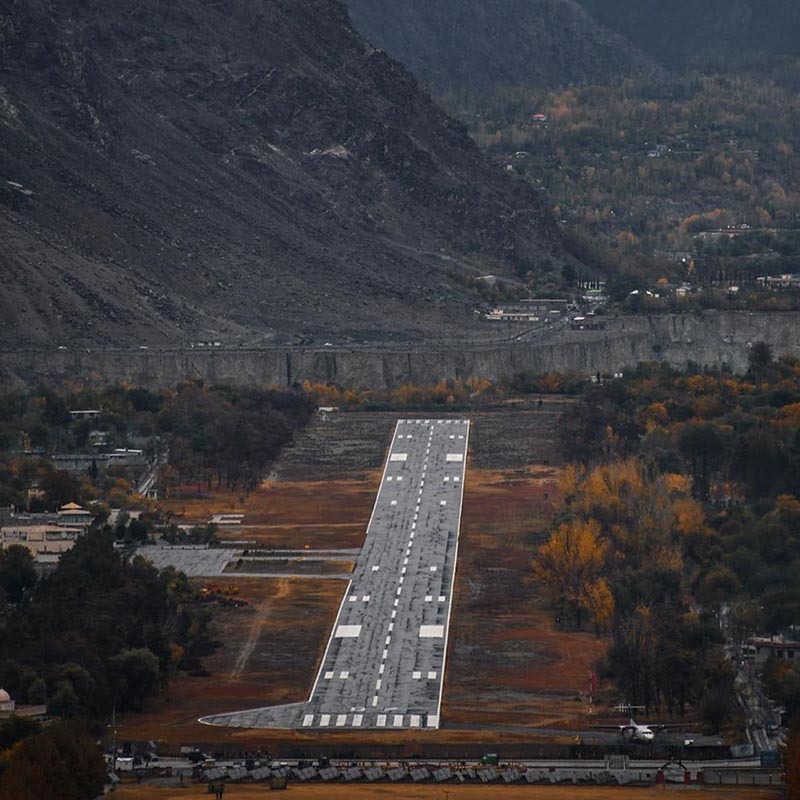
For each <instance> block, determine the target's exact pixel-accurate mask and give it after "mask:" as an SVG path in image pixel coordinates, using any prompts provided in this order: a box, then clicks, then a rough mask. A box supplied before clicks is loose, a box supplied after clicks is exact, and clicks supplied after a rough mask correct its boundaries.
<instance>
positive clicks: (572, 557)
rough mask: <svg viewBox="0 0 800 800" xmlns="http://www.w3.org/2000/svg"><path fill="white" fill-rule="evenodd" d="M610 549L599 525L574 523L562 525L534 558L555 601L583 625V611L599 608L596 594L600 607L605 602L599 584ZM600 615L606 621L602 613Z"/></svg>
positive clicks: (590, 522) (584, 522) (540, 577)
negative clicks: (607, 551) (595, 606)
mask: <svg viewBox="0 0 800 800" xmlns="http://www.w3.org/2000/svg"><path fill="white" fill-rule="evenodd" d="M606 548H607V543H606V541H605V540H604V539H603V538H601V535H600V525H599V524H598V523H597V522H595V521H594V520H589V521H588V522H587V521H584V520H573V521H569V522H564V523H562V524H561V525H559V526H558V527H557V528H556V529H555V530H554V531H553V533H552V534H551V535H550V539H549V541H548V542H547V544H545V545H543V546H542V547H541V548H540V549H539V552H538V553H537V554H536V556H534V559H533V568H534V574H535V575H536V577H537V578H538V579H539V580H541V581H542V582H543V583H545V584H546V585H547V587H548V588H549V590H550V592H551V594H552V595H553V598H554V600H556V602H558V603H560V604H562V605H563V606H564V607H565V608H566V610H567V611H568V612H569V613H571V614H572V615H574V617H575V619H576V620H577V622H578V624H579V625H580V622H581V616H582V613H583V611H584V610H586V609H592V608H593V607H594V605H595V604H594V603H593V592H594V593H595V594H594V597H595V600H596V601H597V602H598V603H600V602H601V601H602V599H603V598H602V596H601V595H602V594H603V590H602V588H600V587H598V583H599V580H600V577H601V576H600V573H601V571H602V569H603V566H604V564H605V555H606ZM609 593H610V590H609ZM612 612H613V606H612ZM598 614H599V616H600V617H601V618H602V616H603V614H602V612H601V611H600V610H598Z"/></svg>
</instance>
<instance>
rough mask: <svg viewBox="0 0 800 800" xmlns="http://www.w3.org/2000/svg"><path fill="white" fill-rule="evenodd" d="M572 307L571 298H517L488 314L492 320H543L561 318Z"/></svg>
mask: <svg viewBox="0 0 800 800" xmlns="http://www.w3.org/2000/svg"><path fill="white" fill-rule="evenodd" d="M570 308H572V305H571V302H570V301H569V300H516V301H514V302H509V303H506V304H504V305H503V306H502V307H498V308H494V309H492V310H491V311H490V312H489V313H487V314H486V319H487V320H490V321H492V322H542V321H543V320H545V319H559V318H560V317H562V316H563V315H564V314H566V313H567V311H568V310H569V309H570Z"/></svg>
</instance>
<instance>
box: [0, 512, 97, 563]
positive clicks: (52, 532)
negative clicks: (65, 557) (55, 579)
mask: <svg viewBox="0 0 800 800" xmlns="http://www.w3.org/2000/svg"><path fill="white" fill-rule="evenodd" d="M93 519H94V518H93V516H92V513H91V512H90V511H87V510H86V509H85V508H82V507H81V506H79V505H78V504H77V503H67V504H66V505H63V506H61V508H60V509H59V510H58V511H57V512H56V513H52V514H51V513H45V514H28V513H17V512H16V511H15V510H14V509H12V508H2V509H0V547H11V546H12V545H19V546H21V547H25V548H26V549H27V550H29V551H30V553H31V555H32V556H33V560H34V563H35V564H36V566H37V568H38V569H39V570H40V571H41V572H47V571H49V570H50V569H53V568H54V567H55V565H56V564H57V563H58V560H59V559H60V558H61V556H62V554H63V553H66V552H67V550H71V549H72V547H73V546H74V544H75V542H76V540H77V539H78V538H79V537H81V536H83V535H84V534H85V533H86V532H87V531H88V530H89V527H90V526H91V524H92V521H93Z"/></svg>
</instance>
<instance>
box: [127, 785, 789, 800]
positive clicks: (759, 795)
mask: <svg viewBox="0 0 800 800" xmlns="http://www.w3.org/2000/svg"><path fill="white" fill-rule="evenodd" d="M207 792H208V788H207V787H206V786H205V785H201V786H187V787H185V788H180V789H161V788H154V787H152V786H144V785H142V786H135V785H130V784H129V785H124V786H119V787H118V788H117V790H116V792H114V796H115V797H116V798H119V800H151V798H152V800H195V798H196V799H197V800H199V798H201V797H202V798H206V797H208V796H209V795H208V793H207ZM266 792H269V789H268V787H266V786H263V785H262V786H235V785H229V786H227V787H226V789H225V800H240V798H241V800H249V799H250V798H256V797H263V796H264V795H265V793H266ZM278 796H284V795H278ZM285 796H286V797H291V798H298V800H304V799H305V800H312V799H314V798H324V800H381V798H398V800H399V798H403V800H406V799H407V800H448V798H449V800H483V798H484V797H496V798H500V800H656V798H668V797H670V798H675V799H676V800H678V798H687V800H688V798H691V800H776V798H779V797H780V796H781V793H780V791H775V790H772V791H769V790H760V789H755V790H748V789H744V788H740V787H731V788H724V789H698V788H697V787H694V786H693V787H687V788H684V787H679V786H674V787H652V788H638V787H624V788H620V787H589V786H586V787H584V786H411V785H408V784H403V785H402V786H391V785H385V784H381V785H378V786H368V785H357V786H352V785H351V786H342V785H338V786H335V785H334V786H332V785H329V784H316V785H312V786H297V785H292V786H290V787H289V789H287V794H286V795H285Z"/></svg>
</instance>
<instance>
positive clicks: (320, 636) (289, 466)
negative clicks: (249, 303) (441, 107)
mask: <svg viewBox="0 0 800 800" xmlns="http://www.w3.org/2000/svg"><path fill="white" fill-rule="evenodd" d="M562 409H563V404H559V403H553V404H545V407H544V409H542V410H523V411H520V410H509V411H502V412H488V413H477V414H470V415H469V416H470V418H471V419H472V420H473V425H472V434H471V442H470V458H469V468H468V470H467V483H466V492H465V497H464V509H463V516H462V527H461V539H460V547H459V561H458V568H457V573H456V590H455V595H454V598H455V605H454V609H453V615H452V620H451V633H450V651H449V656H448V668H447V673H446V676H445V686H444V700H443V709H442V718H443V719H442V722H443V725H444V728H443V729H442V730H440V731H431V732H425V734H424V737H423V736H422V735H420V734H419V733H416V734H411V735H408V734H407V733H406V732H403V731H397V732H385V733H384V732H373V733H370V734H366V733H344V732H333V731H330V732H325V733H321V734H319V733H305V732H281V731H277V732H276V731H245V730H231V729H227V728H213V727H207V726H201V725H199V724H198V723H197V722H196V719H197V718H198V717H200V716H205V715H208V714H215V713H219V712H226V711H234V710H243V709H247V708H252V707H258V706H265V705H271V704H278V703H285V702H294V701H297V700H304V699H306V697H307V696H308V692H309V691H310V688H311V685H312V684H313V681H314V678H315V674H316V670H317V664H318V660H319V658H321V655H322V652H323V650H324V648H325V645H326V643H327V638H328V635H329V633H330V627H331V625H332V623H333V619H334V617H335V615H336V610H337V607H338V604H339V601H340V599H341V595H342V592H343V591H344V587H345V584H344V582H342V581H335V580H319V579H316V578H313V579H305V578H303V579H299V578H298V579H289V578H287V579H276V578H265V579H259V578H239V577H237V576H236V574H235V572H230V573H226V574H225V575H224V576H222V578H221V580H222V582H224V583H228V582H234V583H236V584H237V585H238V586H239V587H240V592H241V594H240V596H241V597H244V598H245V599H248V600H249V602H250V606H248V607H247V608H245V609H228V608H225V609H218V610H217V611H215V619H216V624H215V631H216V635H217V638H218V639H219V642H220V645H221V646H220V648H219V649H218V650H217V651H216V652H215V653H214V654H213V655H212V656H211V657H209V658H207V659H206V660H205V663H204V670H205V671H206V672H207V673H208V674H207V675H197V676H183V677H180V678H178V679H176V680H174V681H173V682H172V684H171V686H170V688H169V690H168V692H167V693H166V694H165V695H164V696H163V697H161V698H159V699H158V700H157V701H156V702H155V703H154V707H155V708H157V709H158V710H157V711H156V712H154V713H151V714H145V715H136V716H133V715H131V716H128V717H127V718H126V719H125V720H124V721H123V726H122V728H121V732H120V733H121V736H122V737H123V738H129V739H164V740H167V741H168V742H170V743H171V744H179V743H185V742H207V743H215V742H217V743H223V742H238V743H240V745H241V746H242V747H253V748H255V747H266V748H269V747H270V746H273V745H275V744H276V743H279V742H284V743H287V744H291V743H294V744H296V745H298V746H299V745H303V746H304V747H306V746H308V747H310V746H313V742H315V741H320V742H322V741H324V742H326V743H338V742H341V743H342V745H343V746H344V745H351V744H353V743H355V742H359V741H362V740H365V739H370V740H371V739H372V738H374V739H375V741H377V742H397V743H406V744H407V745H408V747H409V748H413V747H414V746H415V743H416V742H418V741H419V740H420V739H424V741H426V742H427V741H430V742H439V743H450V742H454V743H458V742H465V743H466V742H481V743H483V742H506V741H507V742H521V741H533V740H535V739H536V738H538V737H533V736H531V735H530V734H525V733H522V732H520V731H518V730H517V731H513V730H503V728H504V727H507V726H525V727H533V726H542V725H550V726H553V727H560V728H566V727H573V726H574V725H579V724H580V722H581V717H584V718H585V714H586V713H587V707H586V704H585V699H584V698H582V697H581V693H582V692H584V691H585V688H586V685H587V671H588V668H589V666H590V665H591V663H592V662H593V661H594V660H595V659H596V658H597V657H599V656H600V655H601V654H602V652H603V650H604V647H605V643H604V641H603V640H599V639H596V638H595V637H594V636H593V635H591V634H585V633H571V632H562V631H557V630H554V629H553V625H552V622H551V620H550V617H549V615H548V614H547V612H546V610H545V609H544V608H543V605H542V601H541V598H540V597H539V596H538V593H537V591H536V587H535V586H534V585H533V584H532V583H531V580H530V561H531V557H532V554H533V551H534V549H535V548H536V546H537V545H538V544H539V543H540V542H541V541H542V537H543V535H544V531H545V530H546V528H547V525H548V524H549V521H550V519H551V517H552V513H553V508H554V504H555V503H556V502H557V494H558V486H557V481H558V476H559V466H560V465H559V461H558V450H557V420H558V415H559V413H560V411H561V410H562ZM406 416H418V415H410V414H409V415H402V414H396V413H391V414H390V413H358V414H339V415H331V417H329V419H328V420H326V421H322V420H319V419H317V420H315V421H313V422H312V423H311V425H310V426H309V428H308V429H307V430H306V431H304V432H303V433H302V434H301V435H300V436H299V437H298V440H297V442H296V443H295V446H294V447H292V448H291V449H289V450H287V451H286V453H285V454H284V455H283V456H282V457H281V459H280V461H279V463H278V464H277V465H276V468H275V470H274V473H273V475H272V476H271V477H270V479H269V480H267V481H265V482H264V484H262V486H261V487H259V489H258V490H257V491H256V492H254V493H253V494H251V495H250V496H249V497H245V498H238V497H232V496H231V495H225V494H223V493H214V492H212V493H209V495H208V496H206V497H196V498H180V497H178V498H172V499H171V500H170V505H171V507H172V509H173V510H174V511H175V512H177V513H183V514H184V515H185V516H184V518H183V519H182V520H180V521H186V520H189V519H193V520H196V521H205V520H207V519H208V518H209V517H210V516H211V513H212V512H214V511H226V512H228V511H241V512H242V513H244V521H243V526H242V527H241V528H232V529H230V530H227V529H222V536H223V537H224V538H225V539H230V540H233V539H240V540H256V541H257V542H258V546H259V547H276V548H292V549H297V550H307V551H308V555H309V556H310V557H313V551H314V550H315V549H336V548H352V547H358V546H360V545H361V544H362V542H363V538H364V532H365V530H366V525H367V521H368V519H369V515H370V512H371V510H372V504H373V502H374V497H375V492H376V491H377V487H378V484H379V480H380V471H381V467H382V462H383V458H384V455H385V446H386V445H387V444H388V441H389V439H390V436H391V432H392V429H393V426H394V423H395V421H396V419H398V418H402V417H406ZM431 416H433V415H431ZM443 416H447V415H443ZM453 416H456V415H453ZM461 416H463V415H461ZM545 462H546V463H545ZM337 463H338V464H339V467H338V469H337V466H336V465H337ZM320 478H327V480H324V479H323V480H320ZM199 583H200V584H201V585H202V583H203V582H202V581H200V582H199ZM243 654H244V657H243ZM412 752H413V750H412Z"/></svg>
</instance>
